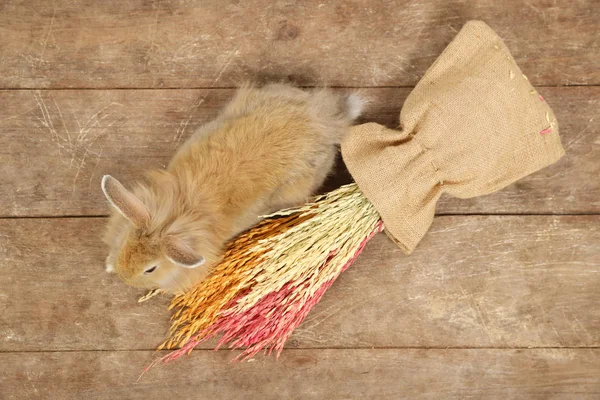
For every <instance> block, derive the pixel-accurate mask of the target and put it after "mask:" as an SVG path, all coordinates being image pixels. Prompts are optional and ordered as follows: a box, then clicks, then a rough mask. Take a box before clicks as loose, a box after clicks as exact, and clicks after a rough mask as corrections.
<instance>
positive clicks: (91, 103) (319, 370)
mask: <svg viewBox="0 0 600 400" xmlns="http://www.w3.org/2000/svg"><path fill="white" fill-rule="evenodd" d="M599 17H600V1H598V0H575V1H572V0H531V1H516V0H508V1H495V0H481V1H463V0H450V1H444V0H419V1H408V0H407V1H372V0H354V1H350V0H348V1H324V0H321V1H312V0H309V1H298V2H297V1H292V0H278V1H267V0H248V1H235V0H232V1H226V2H225V1H220V0H207V1H202V2H201V1H190V0H180V1H176V0H171V1H170V0H162V1H161V0H157V1H142V0H123V1H117V0H107V1H95V0H50V1H41V0H25V1H17V0H0V165H1V167H2V173H1V174H0V188H1V189H2V190H0V388H1V389H0V390H1V392H2V395H1V396H0V397H2V398H5V399H36V398H53V399H54V398H56V399H63V398H64V399H83V398H84V399H144V400H147V399H164V398H167V397H169V398H173V399H187V398H206V399H217V398H223V399H238V398H243V399H254V398H257V399H287V398H290V399H292V398H293V399H296V398H297V399H308V398H314V399H366V398H373V399H401V398H407V399H419V398H432V399H452V398H484V399H563V398H564V399H598V398H600V348H599V346H600V229H599V228H600V136H599V134H600V117H599V115H598V114H599V110H600V102H599V99H600V86H599V85H600V18H599ZM469 19H482V20H484V21H486V22H487V23H488V24H489V25H491V26H492V28H494V29H495V30H496V31H497V32H498V33H499V34H500V35H501V36H502V37H503V38H504V39H505V41H506V43H507V45H508V47H509V48H510V49H511V51H512V52H513V55H514V56H515V59H516V60H517V63H518V64H519V65H520V66H521V67H522V69H523V71H524V72H525V74H527V75H528V77H529V78H530V80H531V81H532V82H533V84H534V85H535V86H536V87H537V88H538V90H539V91H540V92H541V93H542V94H543V95H544V96H545V97H546V99H547V101H548V102H549V103H550V104H551V106H552V107H553V109H554V110H555V112H556V115H557V117H558V120H559V122H560V124H561V135H562V140H563V144H564V146H565V148H566V150H567V155H566V156H565V157H564V159H562V160H561V161H560V162H558V163H557V164H555V165H553V166H551V167H549V168H546V169H544V170H543V171H540V172H538V173H536V174H534V175H532V176H529V177H527V178H525V179H523V180H522V181H520V182H518V183H516V184H514V185H512V186H510V187H508V188H506V189H505V190H503V191H501V192H499V193H496V194H493V195H490V196H486V197H481V198H476V199H471V200H457V199H451V198H444V199H442V201H441V202H440V204H439V208H438V214H439V215H438V217H436V219H435V222H434V224H433V227H432V229H431V231H430V233H429V234H428V235H427V237H426V238H425V239H424V241H423V242H422V243H421V244H420V245H419V247H418V249H417V250H416V251H415V253H414V254H413V255H412V256H410V257H406V256H404V255H403V254H402V253H401V252H400V250H399V249H397V248H396V247H395V246H394V245H393V244H392V243H391V242H390V241H389V240H388V239H387V238H386V237H385V236H384V235H379V236H377V237H376V238H375V239H373V241H372V242H371V243H369V245H368V247H367V249H366V250H365V253H364V254H363V255H362V256H361V257H360V259H359V261H358V262H357V263H356V264H355V265H354V266H353V267H352V268H350V269H349V270H348V271H347V272H345V273H344V274H343V275H342V277H341V278H340V279H339V281H338V282H337V283H336V284H335V285H334V287H333V288H332V289H331V290H330V291H329V292H328V293H327V294H326V296H325V297H324V299H323V301H322V302H321V303H320V304H319V305H318V306H317V307H316V308H315V309H314V310H313V312H312V313H311V314H310V315H309V317H308V318H307V320H306V321H305V322H304V324H303V325H301V326H300V327H299V328H298V329H297V331H296V332H295V333H294V335H293V337H292V339H291V340H290V341H289V343H288V346H287V350H285V351H284V353H283V355H282V357H281V358H280V359H279V360H278V361H276V360H274V359H267V358H264V357H257V358H256V359H255V360H253V362H251V363H246V364H230V363H229V360H230V359H231V358H233V355H232V354H231V353H230V352H228V351H220V352H216V353H215V352H212V351H210V350H209V349H210V346H205V349H206V350H198V351H196V352H194V353H193V355H192V356H191V357H189V358H184V359H182V360H180V361H177V362H174V363H172V364H169V365H167V366H165V367H161V368H157V369H154V370H152V371H150V372H149V373H148V374H147V375H145V376H144V377H143V378H142V379H141V380H140V381H139V382H138V383H136V380H137V378H138V376H139V374H140V372H141V370H142V369H143V368H144V367H145V366H146V365H147V364H148V363H149V362H151V361H152V360H153V359H154V357H155V356H156V355H155V354H154V353H153V349H154V348H155V346H156V345H157V344H159V343H160V342H161V340H162V338H163V337H164V334H165V332H166V329H167V327H168V317H169V314H168V312H167V311H166V305H167V303H168V301H167V299H166V298H157V299H154V300H152V301H150V302H148V303H145V304H138V303H137V301H136V300H137V298H138V297H139V296H140V295H141V294H142V293H141V292H140V291H138V290H135V289H131V288H128V287H126V286H124V285H123V284H121V283H120V282H118V281H117V280H116V278H114V277H113V276H112V275H108V274H106V273H105V272H104V270H103V260H104V256H105V252H106V250H105V248H104V247H103V245H102V244H101V242H100V240H99V236H100V234H101V231H102V228H103V225H104V223H105V215H106V213H107V209H106V204H105V201H104V198H103V196H102V194H101V191H100V178H101V176H102V175H103V174H107V173H109V174H113V175H114V176H116V177H118V178H120V179H122V180H123V181H124V182H127V183H130V182H133V181H134V180H135V179H136V178H138V177H140V174H141V172H142V171H143V170H144V169H146V168H150V167H160V166H163V165H165V163H167V162H168V160H169V158H170V157H171V156H172V155H173V153H174V152H175V151H176V149H177V147H178V146H179V144H180V143H182V142H183V141H184V140H185V139H186V138H187V137H188V136H189V135H190V134H191V133H192V132H193V131H194V129H195V128H196V127H197V126H199V125H201V124H203V123H205V122H206V121H208V120H210V119H211V118H213V117H214V116H215V115H216V113H217V111H218V110H219V109H220V108H221V107H222V106H223V105H224V104H225V103H226V102H227V101H228V99H229V98H230V97H231V94H232V92H233V88H235V87H236V86H237V85H238V84H239V83H241V82H242V81H244V80H247V79H250V80H254V81H268V80H271V79H289V80H292V81H295V82H297V83H299V84H301V85H304V86H314V85H322V84H327V85H331V86H334V87H336V88H339V90H345V89H344V88H347V87H352V88H360V91H361V92H362V93H363V94H364V95H365V96H366V97H368V98H369V99H371V105H370V107H369V109H368V110H367V113H366V115H365V117H364V119H365V120H370V121H376V122H379V123H383V124H385V125H388V126H390V127H393V126H394V125H395V124H396V121H397V116H398V113H399V110H400V107H401V105H402V103H403V101H404V99H405V98H406V96H407V95H408V93H410V91H411V87H412V86H414V85H415V84H416V82H417V81H418V80H419V78H420V77H421V76H422V75H423V73H424V72H425V70H426V69H427V67H428V66H429V65H430V64H431V63H432V62H433V61H434V60H435V58H436V57H437V56H438V55H439V54H440V52H441V51H442V50H443V49H444V47H445V46H446V45H447V44H448V43H449V42H450V40H451V39H452V38H453V37H454V36H455V35H456V33H457V32H458V30H459V29H460V27H461V26H462V25H463V24H464V22H466V21H467V20H469ZM349 179H350V178H349V176H348V174H347V172H346V171H345V170H344V168H343V166H340V167H338V173H337V174H336V176H335V177H334V179H333V180H332V181H331V182H329V184H328V188H332V187H335V186H336V185H339V184H340V183H342V182H346V181H348V180H349Z"/></svg>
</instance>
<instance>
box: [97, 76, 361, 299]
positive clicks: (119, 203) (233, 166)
mask: <svg viewBox="0 0 600 400" xmlns="http://www.w3.org/2000/svg"><path fill="white" fill-rule="evenodd" d="M362 104H363V103H362V100H361V99H360V97H359V96H357V95H356V94H350V95H347V96H342V95H339V94H335V93H333V92H332V91H330V90H327V89H320V90H314V91H311V92H307V91H303V90H300V89H298V88H295V87H292V86H288V85H283V84H270V85H267V86H265V87H263V88H259V89H258V88H254V87H251V86H245V87H242V88H241V89H239V90H238V91H237V93H236V94H235V96H234V98H233V100H231V102H230V103H229V104H228V105H227V106H226V107H225V109H224V110H223V111H222V112H221V113H220V115H219V116H218V117H217V118H216V119H215V120H214V121H212V122H210V123H208V124H206V125H204V126H202V127H200V128H199V129H198V131H197V132H196V133H195V134H194V135H193V136H192V137H191V138H190V139H189V140H188V141H187V142H186V143H185V144H184V145H183V146H182V147H181V149H180V150H179V151H178V152H177V154H175V156H174V158H173V159H172V161H171V163H170V164H169V166H168V167H167V169H166V170H160V171H154V172H151V173H150V174H149V179H148V182H146V183H144V184H138V185H137V186H136V187H135V188H134V189H133V191H131V192H130V191H128V190H127V189H125V187H123V185H121V184H120V183H119V182H118V181H117V180H116V179H115V178H113V177H111V176H108V175H107V176H104V178H103V179H102V190H103V191H104V194H105V195H106V198H107V199H108V200H109V202H110V204H111V205H112V207H111V208H112V209H113V210H112V211H113V212H112V215H111V218H110V220H109V223H108V229H107V232H106V235H105V238H104V240H105V242H106V243H107V244H108V245H109V246H110V253H109V256H108V258H107V260H106V267H107V271H113V270H114V271H115V272H116V273H117V274H118V276H119V277H120V278H121V279H122V280H123V281H125V282H126V283H128V284H130V285H133V286H136V287H145V288H148V289H153V288H157V287H158V288H161V289H163V290H166V291H168V292H171V293H179V292H181V291H183V290H184V289H186V288H188V287H189V286H191V285H192V284H194V283H195V282H197V281H198V280H201V279H203V278H204V277H205V276H206V274H207V273H208V271H209V268H210V266H212V265H214V264H215V263H216V262H218V261H219V258H220V256H221V252H222V250H223V245H224V244H225V243H226V242H227V240H229V239H231V238H232V237H234V236H235V235H237V234H238V233H240V232H242V231H244V230H246V229H248V228H249V227H251V226H252V225H254V224H255V223H257V222H258V221H259V220H260V216H261V215H265V214H268V213H270V212H273V211H275V210H277V209H281V208H285V207H290V206H293V205H297V204H299V203H302V202H304V201H305V200H307V198H309V197H310V196H311V195H313V194H314V192H315V190H316V189H317V188H318V187H319V186H320V185H321V184H322V183H323V181H324V180H325V178H326V177H327V175H328V174H329V173H330V171H331V169H332V167H333V164H334V159H335V155H336V151H337V145H338V144H339V143H340V141H341V138H342V136H343V135H344V133H345V132H346V131H347V129H348V126H349V125H350V124H351V122H352V121H353V120H354V119H355V118H356V117H358V115H359V114H360V112H361V108H362Z"/></svg>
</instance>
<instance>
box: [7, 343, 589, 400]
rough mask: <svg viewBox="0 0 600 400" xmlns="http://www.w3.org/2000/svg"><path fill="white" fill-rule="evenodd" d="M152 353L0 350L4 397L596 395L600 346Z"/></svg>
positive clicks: (469, 396)
mask: <svg viewBox="0 0 600 400" xmlns="http://www.w3.org/2000/svg"><path fill="white" fill-rule="evenodd" d="M153 356H154V355H153V354H152V352H68V353H3V354H0V384H1V385H2V387H4V388H10V390H7V391H6V392H5V393H4V398H5V399H7V400H9V399H14V400H17V399H18V400H25V399H37V398H48V397H52V398H60V399H63V398H69V399H71V398H73V399H74V398H86V399H98V400H99V399H125V398H126V399H143V400H147V399H164V398H176V399H188V398H202V399H265V400H269V399H274V400H275V399H277V400H279V399H360V400H362V399H449V400H451V399H465V398H468V399H507V398H509V399H527V400H535V399H540V400H541V399H543V400H547V399H597V398H598V396H599V395H600V384H599V382H598V376H599V375H600V350H598V349H593V350H592V349H580V350H573V349H569V350H566V349H560V350H559V349H543V350H542V349H531V350H462V349H454V350H452V349H449V350H433V349H428V350H397V349H382V350H370V349H364V350H294V351H289V352H286V353H284V354H283V355H282V357H281V358H280V359H279V360H278V361H275V360H274V359H267V360H265V359H264V358H262V357H258V358H257V359H255V360H254V362H252V363H243V364H240V363H235V364H230V363H228V362H227V361H228V360H229V359H230V358H231V357H232V354H231V353H228V352H217V353H214V352H209V351H199V352H195V353H193V355H192V356H191V357H190V358H188V359H184V360H181V361H177V362H174V363H171V364H168V365H166V366H161V367H158V368H156V369H154V370H151V371H150V372H148V373H147V374H146V375H144V376H143V377H142V378H141V379H140V381H139V382H138V383H136V380H137V379H138V377H139V375H140V372H141V371H142V370H143V369H144V368H145V367H146V365H147V364H148V363H150V362H151V361H152V359H153Z"/></svg>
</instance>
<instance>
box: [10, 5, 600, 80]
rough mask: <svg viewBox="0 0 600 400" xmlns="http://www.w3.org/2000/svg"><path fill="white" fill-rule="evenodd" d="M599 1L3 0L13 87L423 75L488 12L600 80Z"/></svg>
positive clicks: (527, 48) (525, 49)
mask: <svg viewBox="0 0 600 400" xmlns="http://www.w3.org/2000/svg"><path fill="white" fill-rule="evenodd" d="M599 8H600V7H599V5H598V2H597V1H596V0H579V1H570V0H559V1H552V2H550V1H545V0H533V1H528V2H522V1H518V0H509V1H503V2H498V1H494V0H483V1H477V2H465V1H461V0H451V1H446V0H430V1H409V0H403V1H395V0H386V1H378V2H373V1H370V0H354V1H351V0H345V1H336V2H324V1H321V0H310V1H303V2H301V3H298V2H295V1H292V0H285V1H278V2H272V1H270V0H252V1H242V2H240V1H235V0H232V1H226V2H224V1H221V0H210V1H203V2H189V1H185V0H161V1H153V2H151V1H145V0H129V1H127V2H121V1H116V0H111V1H100V2H99V1H92V0H56V1H53V2H48V1H42V0H33V1H26V2H22V1H16V0H9V1H3V2H2V3H1V4H0V11H1V12H0V54H2V62H0V87H1V88H162V87H164V88H186V87H231V86H236V85H237V84H239V82H240V81H241V80H243V79H256V78H260V77H263V78H266V77H271V76H277V77H281V76H290V77H292V79H294V80H295V81H297V82H299V83H301V84H306V85H313V84H320V83H326V84H329V85H337V86H363V87H364V86H413V85H414V84H415V83H416V82H417V81H418V79H419V78H420V77H421V76H422V75H423V73H424V72H425V70H426V69H427V68H428V67H429V66H430V65H431V64H432V63H433V61H434V60H435V59H436V58H437V56H438V55H439V54H440V53H441V51H442V50H443V49H444V47H445V46H446V45H447V44H448V43H449V42H450V41H451V40H452V38H453V37H454V36H455V35H456V33H457V32H458V30H459V29H460V28H461V27H462V25H463V24H464V23H465V22H466V21H468V20H470V19H482V20H484V21H486V22H487V23H488V24H490V25H491V26H492V28H493V29H495V30H496V31H497V32H498V34H499V35H500V36H501V37H503V38H504V39H505V41H506V43H507V45H508V47H509V48H510V49H511V51H512V52H513V54H514V56H515V58H516V60H517V62H518V64H519V65H520V66H521V67H522V69H523V70H524V72H525V73H526V74H527V75H529V77H530V78H531V80H532V82H534V83H535V84H536V85H551V86H554V85H597V84H600V69H599V68H598V59H599V58H600V41H599V39H598V38H599V37H600V29H599V25H598V23H597V16H598V12H599V11H600V9H599Z"/></svg>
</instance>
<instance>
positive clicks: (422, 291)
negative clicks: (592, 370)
mask: <svg viewBox="0 0 600 400" xmlns="http://www.w3.org/2000/svg"><path fill="white" fill-rule="evenodd" d="M104 222H105V219H103V218H95V219H89V218H75V219H66V218H61V219H9V220H0V232H1V233H2V234H1V235H0V271H2V285H1V286H0V338H3V340H0V351H39V350H56V351H60V350H129V349H144V350H149V349H154V348H155V347H156V346H157V345H158V344H159V343H160V342H161V341H162V340H163V338H164V335H165V333H166V331H167V328H168V317H169V314H168V312H167V308H166V307H167V300H168V299H167V298H166V297H162V298H157V299H153V300H151V301H150V302H148V303H142V304H138V303H137V298H138V297H139V296H141V295H142V294H143V291H140V290H136V289H132V288H129V287H127V286H125V285H124V284H122V283H121V282H119V281H118V280H117V278H116V277H114V275H109V274H106V273H105V272H104V270H103V260H104V257H105V251H106V250H105V249H104V246H103V245H102V244H101V243H100V239H99V237H100V233H101V229H102V227H103V224H104ZM599 254H600V216H560V217H559V216H523V217H515V216H488V217H482V216H479V217H478V216H463V217H438V218H436V220H435V222H434V226H433V227H432V230H431V232H430V233H429V234H428V235H427V237H426V238H425V239H424V241H423V242H422V243H421V245H420V246H419V247H418V248H417V250H416V251H415V252H414V253H413V255H411V256H409V257H407V256H405V255H403V254H402V252H401V251H400V250H399V249H398V248H397V247H396V246H395V245H394V244H392V243H391V241H390V240H389V239H387V237H386V236H385V235H379V236H377V237H376V238H374V239H373V240H372V242H371V243H369V245H368V247H367V249H366V250H365V252H364V253H363V255H361V257H360V258H359V260H358V261H357V263H356V264H355V265H353V266H352V267H351V268H350V269H349V270H348V271H346V272H344V273H343V274H342V276H341V277H340V279H339V281H338V282H336V284H335V285H334V286H333V287H332V288H331V289H330V291H329V292H328V293H327V294H326V295H325V297H324V299H323V300H322V302H321V303H320V304H319V305H318V306H317V307H316V308H315V309H314V310H313V311H312V312H311V313H310V314H309V316H308V318H307V320H306V321H305V322H304V323H303V324H302V325H301V326H300V327H299V328H298V329H297V331H296V332H295V334H294V335H293V337H292V338H291V340H290V341H289V342H288V347H300V348H321V347H335V348H339V347H343V348H354V347H366V348H370V347H439V348H447V347H501V348H513V347H589V346H599V345H600V308H599V307H598V306H597V305H598V304H600V292H599V291H598V287H600V257H599ZM206 347H207V348H208V347H210V346H209V345H207V346H206Z"/></svg>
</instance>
